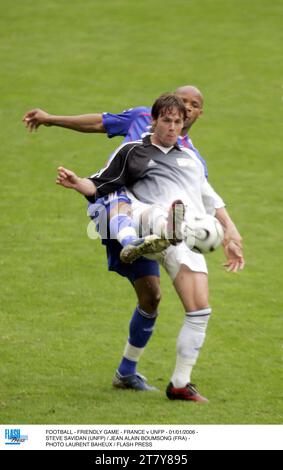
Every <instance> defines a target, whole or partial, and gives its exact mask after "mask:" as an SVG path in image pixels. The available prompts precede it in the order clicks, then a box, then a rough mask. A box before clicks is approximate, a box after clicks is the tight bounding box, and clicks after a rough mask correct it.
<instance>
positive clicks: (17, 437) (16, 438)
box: [5, 429, 28, 446]
mask: <svg viewBox="0 0 283 470" xmlns="http://www.w3.org/2000/svg"><path fill="white" fill-rule="evenodd" d="M27 440H28V436H27V435H25V436H24V435H22V434H21V430H20V429H5V444H6V445H12V446H19V445H20V444H22V443H23V442H25V441H27Z"/></svg>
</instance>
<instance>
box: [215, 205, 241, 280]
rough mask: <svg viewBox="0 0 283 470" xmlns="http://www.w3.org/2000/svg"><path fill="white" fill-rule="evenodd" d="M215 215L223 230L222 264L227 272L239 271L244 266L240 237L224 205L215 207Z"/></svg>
mask: <svg viewBox="0 0 283 470" xmlns="http://www.w3.org/2000/svg"><path fill="white" fill-rule="evenodd" d="M215 217H216V218H217V219H218V220H219V222H221V224H222V225H223V227H224V230H225V235H224V240H223V248H224V253H225V256H226V258H227V261H226V263H225V265H224V266H226V268H227V271H229V272H233V273H234V272H237V271H240V270H242V269H243V268H244V266H245V260H244V255H243V247H242V237H241V235H240V233H239V231H238V229H237V227H236V225H235V224H234V222H233V221H232V219H231V217H230V215H229V214H228V211H227V210H226V209H225V207H221V208H220V209H216V213H215Z"/></svg>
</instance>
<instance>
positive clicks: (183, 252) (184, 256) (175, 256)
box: [127, 190, 208, 282]
mask: <svg viewBox="0 0 283 470" xmlns="http://www.w3.org/2000/svg"><path fill="white" fill-rule="evenodd" d="M127 195H128V197H129V198H130V199H131V201H132V217H133V220H134V222H135V226H136V228H138V225H139V216H140V214H141V213H142V212H143V211H145V210H146V209H148V208H149V207H150V205H149V204H145V203H143V202H140V201H138V200H137V199H136V198H135V197H134V196H133V195H132V194H131V193H130V191H128V190H127ZM165 214H166V211H165ZM148 258H149V259H155V260H156V261H158V262H159V263H160V264H161V265H162V266H163V268H164V269H165V270H166V272H167V273H168V274H169V276H170V278H171V279H172V282H173V281H174V280H175V277H176V276H177V274H178V272H179V270H180V268H181V265H182V264H184V265H185V266H187V267H188V268H189V269H190V270H191V271H194V272H201V273H205V274H207V272H208V271H207V265H206V261H205V257H204V256H203V255H201V254H200V253H195V252H194V251H192V250H190V249H189V248H188V247H187V245H186V243H185V242H182V243H179V244H178V245H177V246H173V245H172V246H169V247H168V248H167V249H166V250H164V251H162V252H161V253H159V254H157V255H150V256H148Z"/></svg>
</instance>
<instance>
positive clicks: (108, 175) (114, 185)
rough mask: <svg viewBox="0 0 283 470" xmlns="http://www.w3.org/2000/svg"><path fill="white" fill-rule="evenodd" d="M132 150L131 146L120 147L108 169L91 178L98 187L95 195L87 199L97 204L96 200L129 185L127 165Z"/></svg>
mask: <svg viewBox="0 0 283 470" xmlns="http://www.w3.org/2000/svg"><path fill="white" fill-rule="evenodd" d="M131 148H132V146H131V145H129V144H128V145H123V146H120V147H119V148H118V149H117V150H116V152H115V153H114V154H113V155H112V157H111V160H110V161H109V162H108V164H107V165H106V167H105V168H102V169H101V170H100V171H98V172H97V173H94V174H93V175H91V176H90V177H89V179H90V180H91V181H92V182H93V184H94V185H95V186H96V193H95V195H94V196H92V197H87V199H88V200H89V201H90V202H95V201H96V199H98V198H100V197H103V196H106V195H107V194H109V193H112V192H114V191H116V190H117V189H120V188H121V187H122V186H125V185H126V184H127V183H129V175H128V165H127V163H128V157H129V153H130V150H131Z"/></svg>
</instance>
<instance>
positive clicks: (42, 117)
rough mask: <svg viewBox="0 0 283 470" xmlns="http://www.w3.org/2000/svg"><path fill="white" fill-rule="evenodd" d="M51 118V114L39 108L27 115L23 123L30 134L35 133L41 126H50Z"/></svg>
mask: <svg viewBox="0 0 283 470" xmlns="http://www.w3.org/2000/svg"><path fill="white" fill-rule="evenodd" d="M49 117H50V114H48V113H46V112H45V111H43V110H42V109H39V108H37V109H32V110H31V111H28V112H27V113H25V115H24V117H23V122H24V123H25V125H26V128H27V129H28V130H29V132H33V131H36V130H37V128H38V127H39V126H40V125H41V124H44V125H45V126H49V125H50V124H49V123H48V119H49Z"/></svg>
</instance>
